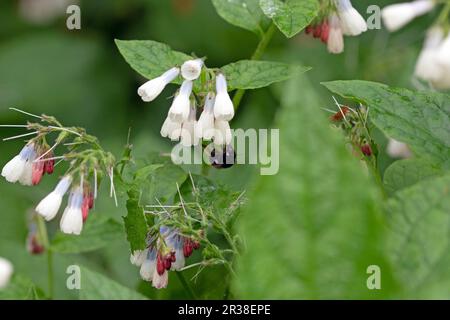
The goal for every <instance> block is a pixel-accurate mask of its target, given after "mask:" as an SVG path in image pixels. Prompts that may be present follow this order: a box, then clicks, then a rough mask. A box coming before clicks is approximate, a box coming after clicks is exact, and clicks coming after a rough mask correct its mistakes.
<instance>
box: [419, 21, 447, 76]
mask: <svg viewBox="0 0 450 320" xmlns="http://www.w3.org/2000/svg"><path fill="white" fill-rule="evenodd" d="M443 39H444V31H443V30H442V29H441V28H439V27H436V28H432V29H430V30H429V31H428V33H427V36H426V38H425V43H424V46H423V49H422V51H421V53H420V55H419V58H418V60H417V63H416V68H415V72H414V73H415V75H416V76H417V77H418V78H420V79H423V80H425V81H436V80H437V79H439V77H440V74H441V73H442V68H440V67H439V65H438V57H437V53H438V52H439V48H440V45H441V43H442V41H443Z"/></svg>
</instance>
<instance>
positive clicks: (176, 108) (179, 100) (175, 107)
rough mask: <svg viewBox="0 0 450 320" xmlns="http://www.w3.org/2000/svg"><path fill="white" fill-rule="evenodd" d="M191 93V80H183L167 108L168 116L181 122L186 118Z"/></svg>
mask: <svg viewBox="0 0 450 320" xmlns="http://www.w3.org/2000/svg"><path fill="white" fill-rule="evenodd" d="M191 93H192V81H190V80H185V81H184V82H183V84H182V85H181V88H180V91H179V92H178V95H177V96H176V97H175V99H174V100H173V103H172V106H171V107H170V110H169V117H170V119H171V120H172V121H176V122H183V121H186V120H187V119H188V117H189V111H190V108H189V107H190V96H191Z"/></svg>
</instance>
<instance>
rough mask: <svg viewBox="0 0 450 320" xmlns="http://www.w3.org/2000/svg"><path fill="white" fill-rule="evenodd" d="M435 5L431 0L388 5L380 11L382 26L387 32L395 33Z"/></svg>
mask: <svg viewBox="0 0 450 320" xmlns="http://www.w3.org/2000/svg"><path fill="white" fill-rule="evenodd" d="M435 5H436V3H435V1H433V0H416V1H411V2H404V3H397V4H392V5H388V6H386V7H384V8H383V10H381V16H382V18H383V22H384V25H385V26H386V28H387V29H388V30H389V31H391V32H392V31H396V30H398V29H400V28H402V27H403V26H405V25H406V24H408V23H409V22H411V21H412V20H413V19H415V18H416V17H419V16H421V15H423V14H425V13H427V12H430V11H431V10H432V9H433V8H434V6H435Z"/></svg>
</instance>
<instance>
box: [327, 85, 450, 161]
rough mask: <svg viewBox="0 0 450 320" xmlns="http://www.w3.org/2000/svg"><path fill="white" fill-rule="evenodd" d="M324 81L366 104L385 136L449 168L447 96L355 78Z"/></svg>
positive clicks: (449, 114)
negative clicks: (403, 143) (353, 79)
mask: <svg viewBox="0 0 450 320" xmlns="http://www.w3.org/2000/svg"><path fill="white" fill-rule="evenodd" d="M324 85H325V86H326V87H327V88H328V89H329V90H331V91H332V92H334V93H337V94H339V95H341V96H342V97H345V98H349V99H353V100H355V101H358V102H361V103H363V104H365V105H367V106H368V107H369V108H370V117H371V119H372V121H373V123H374V124H375V125H376V126H377V127H379V128H380V129H381V130H382V131H384V133H386V134H387V135H388V136H390V137H392V138H394V139H397V140H399V141H402V142H405V143H407V144H408V145H409V146H410V147H411V148H412V149H413V151H414V152H415V153H416V155H418V156H420V157H429V158H430V159H431V160H433V161H434V162H437V163H441V164H442V165H443V166H444V168H447V169H448V168H450V96H448V95H446V94H443V93H437V92H426V91H412V90H407V89H399V88H391V87H388V86H386V85H384V84H380V83H374V82H368V81H357V80H355V81H334V82H327V83H324Z"/></svg>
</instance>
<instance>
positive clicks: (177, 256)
mask: <svg viewBox="0 0 450 320" xmlns="http://www.w3.org/2000/svg"><path fill="white" fill-rule="evenodd" d="M199 247H200V244H199V243H198V242H196V241H194V240H192V239H190V238H187V237H184V236H182V235H181V234H179V232H178V231H177V230H176V229H173V228H168V227H164V226H163V227H161V228H160V232H159V237H156V236H149V237H148V239H147V248H146V249H144V250H137V251H135V252H133V253H132V254H131V256H130V262H131V263H132V264H133V265H135V266H137V267H140V274H141V277H142V279H143V280H145V281H149V282H152V285H153V287H155V288H157V289H162V288H166V287H167V284H168V282H169V271H170V270H172V271H180V270H181V269H182V268H183V267H184V265H185V259H186V258H188V257H189V256H190V255H191V254H192V252H193V251H194V250H195V249H198V248H199Z"/></svg>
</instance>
